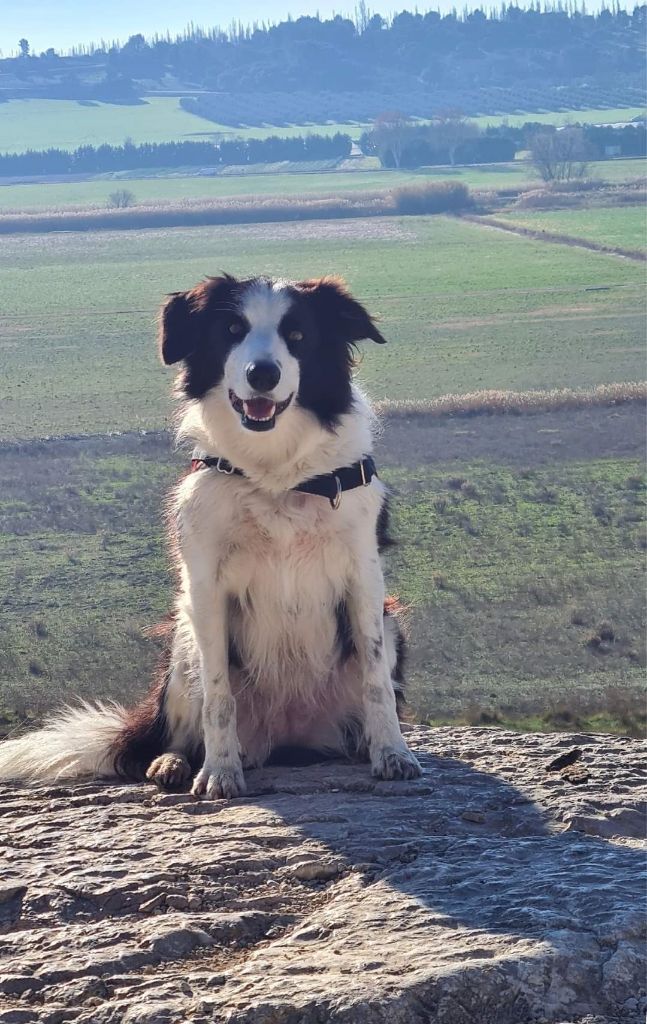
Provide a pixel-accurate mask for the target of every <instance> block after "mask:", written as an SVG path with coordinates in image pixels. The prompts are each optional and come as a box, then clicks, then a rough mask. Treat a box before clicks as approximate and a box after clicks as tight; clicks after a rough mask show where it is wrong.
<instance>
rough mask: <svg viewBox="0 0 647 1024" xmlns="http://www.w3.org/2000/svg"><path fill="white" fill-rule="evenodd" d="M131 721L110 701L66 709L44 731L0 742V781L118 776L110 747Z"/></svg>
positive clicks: (39, 730) (51, 718) (46, 722)
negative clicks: (128, 721)
mask: <svg viewBox="0 0 647 1024" xmlns="http://www.w3.org/2000/svg"><path fill="white" fill-rule="evenodd" d="M127 720H128V719H127V712H126V709H125V708H123V707H122V706H121V704H116V703H112V702H111V703H105V704H104V703H97V704H88V703H86V702H85V701H82V702H80V703H79V705H78V707H66V708H62V709H61V711H58V712H56V713H55V714H54V715H52V716H51V717H50V718H48V719H47V720H46V721H45V725H44V726H43V728H42V729H38V730H37V731H36V732H30V733H27V735H26V736H21V737H19V738H18V739H15V740H5V741H4V742H2V743H0V781H7V780H9V779H27V780H33V781H35V780H42V779H70V778H79V777H80V776H88V775H90V776H95V777H96V776H102V777H104V778H105V777H109V776H114V775H116V771H115V767H114V754H113V750H112V748H113V746H114V744H115V743H116V741H117V738H118V737H119V736H120V734H121V733H122V732H123V730H124V728H125V726H126V724H127Z"/></svg>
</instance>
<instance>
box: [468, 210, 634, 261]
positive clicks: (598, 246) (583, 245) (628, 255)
mask: <svg viewBox="0 0 647 1024" xmlns="http://www.w3.org/2000/svg"><path fill="white" fill-rule="evenodd" d="M461 220H466V221H469V222H470V223H472V224H480V225H482V226H483V227H488V228H494V229H496V230H499V231H508V232H510V234H513V235H521V237H522V238H532V239H534V240H535V241H538V242H552V243H555V244H557V245H568V246H572V247H574V248H577V249H588V250H590V251H591V252H601V253H603V254H604V255H606V256H621V257H622V258H623V259H628V260H637V261H638V262H641V263H644V262H645V261H646V260H647V253H645V252H641V251H640V250H639V249H623V248H622V247H621V246H619V245H604V243H603V242H592V241H590V240H589V239H587V238H576V237H574V236H573V235H562V234H560V233H559V232H555V231H541V230H537V229H534V228H527V227H524V226H523V225H522V224H513V223H509V222H508V221H504V220H499V219H498V217H489V216H479V215H477V214H469V213H465V214H463V215H462V216H461Z"/></svg>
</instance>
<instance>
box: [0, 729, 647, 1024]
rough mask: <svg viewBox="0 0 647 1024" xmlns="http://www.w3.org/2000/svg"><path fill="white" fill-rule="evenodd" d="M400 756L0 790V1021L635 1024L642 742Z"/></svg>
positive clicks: (426, 735) (435, 741) (507, 737)
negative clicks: (168, 783)
mask: <svg viewBox="0 0 647 1024" xmlns="http://www.w3.org/2000/svg"><path fill="white" fill-rule="evenodd" d="M409 740H410V742H411V745H412V747H413V748H414V749H415V750H416V752H417V753H418V754H419V755H420V757H421V760H422V762H423V766H424V769H425V772H424V776H423V777H422V778H421V779H420V780H416V781H414V782H411V783H387V782H376V781H374V780H373V779H372V778H371V777H370V772H369V770H368V768H367V767H365V766H363V765H346V764H339V763H338V764H327V765H315V766H313V767H309V768H296V769H288V768H272V769H265V770H263V771H258V772H253V773H250V774H249V776H248V782H249V789H250V793H249V796H248V797H246V798H244V799H240V800H235V801H233V802H231V803H226V802H224V801H203V802H196V801H194V800H193V799H192V798H191V797H189V796H188V795H186V794H159V793H157V792H156V791H155V790H154V789H151V788H150V787H148V786H116V785H101V784H87V785H78V786H74V787H72V786H65V787H63V786H41V787H34V788H30V789H27V788H24V789H17V788H16V787H6V786H5V787H4V788H2V789H0V815H1V816H2V825H3V827H2V833H1V837H0V851H1V852H2V854H3V859H4V866H3V870H2V876H1V881H0V1024H23V1022H24V1024H30V1022H39V1024H40V1022H42V1024H63V1022H66V1021H77V1022H79V1024H179V1022H190V1024H206V1022H208V1021H227V1022H228V1024H252V1022H254V1024H327V1022H331V1024H333V1022H334V1024H342V1022H343V1024H378V1022H379V1024H387V1022H388V1024H428V1022H432V1021H433V1022H439V1024H472V1022H474V1024H476V1022H478V1024H523V1022H526V1021H535V1020H544V1021H551V1022H565V1021H576V1020H588V1021H590V1022H593V1021H595V1022H596V1024H601V1022H602V1021H609V1020H618V1021H626V1022H629V1021H633V1020H638V1019H639V1015H640V1012H641V1010H642V1009H644V1006H645V998H644V996H645V992H644V987H643V986H644V978H645V959H644V946H643V942H642V939H641V930H642V929H643V927H644V923H643V894H644V881H643V879H642V877H641V875H642V871H643V864H644V846H643V842H642V839H641V836H642V834H643V831H644V815H645V806H646V804H645V791H644V788H643V782H644V771H643V765H644V750H643V748H642V745H641V744H640V743H639V742H638V741H636V740H630V739H624V738H620V737H609V736H589V735H582V736H567V735H561V734H560V735H557V734H552V735H527V736H522V735H518V734H515V733H512V732H503V731H498V730H492V729H450V728H446V729H426V728H422V727H416V728H413V729H411V730H410V733H409ZM573 748H577V750H574V749H573ZM578 751H579V752H580V753H578ZM564 754H566V755H567V756H566V757H565V758H561V759H560V760H558V761H555V759H556V758H559V757H560V755H564ZM562 761H565V762H566V763H565V764H562ZM551 762H554V763H553V764H551ZM575 764H576V766H577V769H578V770H577V771H574V770H573V768H574V765H575Z"/></svg>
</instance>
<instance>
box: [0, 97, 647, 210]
mask: <svg viewBox="0 0 647 1024" xmlns="http://www.w3.org/2000/svg"><path fill="white" fill-rule="evenodd" d="M1 110H2V107H0V111H1ZM646 170H647V167H646V165H645V162H644V161H642V160H633V159H632V160H630V159H628V160H605V161H600V162H597V163H592V164H591V165H590V169H589V176H590V177H592V178H600V179H603V180H605V181H610V182H622V181H631V180H632V179H634V178H639V177H642V176H644V174H645V171H646ZM448 180H450V181H462V182H464V183H465V184H466V185H467V186H469V187H470V188H473V189H501V188H506V189H507V188H512V189H514V188H519V187H522V186H524V185H531V184H536V185H537V187H541V185H542V182H541V180H540V179H539V177H538V175H537V173H536V171H535V170H534V168H533V167H532V166H531V165H530V164H528V163H526V162H523V161H515V162H514V163H510V164H491V165H490V166H487V167H456V168H449V167H439V168H435V169H434V168H425V169H423V170H420V171H383V170H374V171H373V170H371V171H362V170H357V171H326V172H308V173H305V174H299V173H296V174H292V173H291V174H271V173H269V174H240V175H223V176H219V177H197V176H190V175H187V174H184V175H182V174H181V173H170V172H168V173H166V174H162V173H160V174H159V175H158V176H156V177H153V176H150V177H142V178H137V177H134V176H131V175H125V174H119V175H114V176H112V177H110V178H107V177H105V178H104V177H102V178H95V179H93V180H90V181H76V182H69V183H68V182H66V183H63V184H61V183H58V182H56V183H52V184H40V183H39V184H27V185H0V213H1V212H10V211H11V212H13V211H30V210H33V211H41V210H43V209H44V208H50V209H60V208H64V207H69V206H81V207H88V206H101V207H103V206H105V205H106V201H107V199H108V197H109V195H110V194H111V192H114V191H115V189H118V188H127V189H128V190H129V191H130V192H132V193H133V195H134V197H135V202H144V203H149V202H159V201H170V202H178V201H181V200H184V199H224V198H227V197H236V196H249V195H254V196H266V195H281V196H283V195H312V194H321V195H324V194H335V195H337V194H339V193H340V192H349V191H366V190H370V191H373V190H386V189H390V188H396V187H398V186H400V185H409V184H420V183H421V182H426V181H448Z"/></svg>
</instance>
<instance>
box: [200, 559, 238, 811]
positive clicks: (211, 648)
mask: <svg viewBox="0 0 647 1024" xmlns="http://www.w3.org/2000/svg"><path fill="white" fill-rule="evenodd" d="M196 575H197V574H196ZM215 575H216V574H215V573H214V577H213V578H215ZM190 600H191V621H192V623H193V629H194V633H195V637H196V641H197V644H198V648H199V653H200V670H201V675H202V689H203V704H202V732H203V737H204V764H203V766H202V768H201V769H200V771H199V772H198V774H197V775H196V777H195V780H194V783H193V787H192V789H191V792H192V793H193V794H194V795H195V796H208V797H211V798H212V799H217V798H219V797H234V796H239V795H240V794H241V793H244V792H245V780H244V778H243V767H242V764H241V761H240V753H239V746H238V733H237V729H236V702H235V700H234V697H233V695H232V692H231V687H230V685H229V651H228V648H229V642H228V622H227V595H226V594H225V593H224V592H223V591H221V590H219V589H218V586H217V583H216V584H214V583H213V582H212V578H211V574H210V573H209V574H206V573H205V572H204V566H203V567H202V571H201V573H200V578H199V579H197V580H196V579H195V578H194V579H193V580H192V581H191V585H190Z"/></svg>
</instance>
